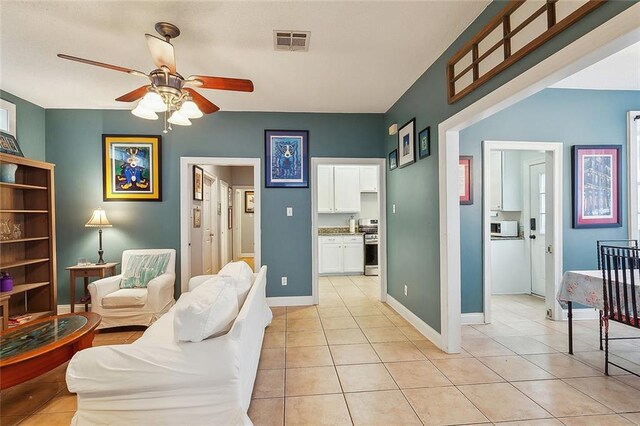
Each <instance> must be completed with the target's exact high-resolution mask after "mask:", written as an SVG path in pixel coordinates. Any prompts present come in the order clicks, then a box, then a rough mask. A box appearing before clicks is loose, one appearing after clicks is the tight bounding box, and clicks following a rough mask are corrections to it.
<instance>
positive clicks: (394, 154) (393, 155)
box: [389, 149, 398, 170]
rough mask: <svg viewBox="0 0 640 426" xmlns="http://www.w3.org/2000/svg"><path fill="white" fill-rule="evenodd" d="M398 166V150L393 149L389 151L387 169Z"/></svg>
mask: <svg viewBox="0 0 640 426" xmlns="http://www.w3.org/2000/svg"><path fill="white" fill-rule="evenodd" d="M397 168H398V150H397V149H394V150H393V151H391V152H390V153H389V170H393V169H397Z"/></svg>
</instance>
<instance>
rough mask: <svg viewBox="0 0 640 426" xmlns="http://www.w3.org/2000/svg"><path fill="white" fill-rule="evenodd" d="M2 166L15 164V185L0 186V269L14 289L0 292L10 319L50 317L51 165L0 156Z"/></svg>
mask: <svg viewBox="0 0 640 426" xmlns="http://www.w3.org/2000/svg"><path fill="white" fill-rule="evenodd" d="M4 163H13V164H16V165H17V166H18V169H17V171H16V181H15V183H8V182H0V232H1V234H0V246H1V248H0V271H2V272H8V273H9V274H10V275H11V276H12V277H13V281H14V287H13V290H11V291H9V292H5V293H2V295H9V316H15V315H22V314H30V315H31V320H35V319H38V318H41V317H43V316H47V315H55V314H56V312H57V283H56V236H55V199H54V198H55V192H54V165H53V164H50V163H45V162H42V161H36V160H31V159H28V158H22V157H16V156H14V155H8V154H0V164H4ZM14 225H15V226H16V227H14ZM17 228H19V230H17ZM9 231H11V232H9ZM3 315H6V313H5V312H3Z"/></svg>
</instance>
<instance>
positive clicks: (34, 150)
mask: <svg viewBox="0 0 640 426" xmlns="http://www.w3.org/2000/svg"><path fill="white" fill-rule="evenodd" d="M0 98H2V99H4V100H5V101H9V102H11V103H13V104H15V106H16V116H17V122H16V125H17V127H18V129H17V132H16V133H17V134H16V138H17V139H18V144H20V149H21V150H22V153H23V154H24V156H25V157H27V158H32V159H34V160H41V161H44V159H45V147H44V146H45V139H44V135H45V110H44V108H42V107H39V106H38V105H36V104H32V103H31V102H28V101H25V100H24V99H22V98H19V97H17V96H14V95H12V94H11V93H7V92H5V91H3V90H0Z"/></svg>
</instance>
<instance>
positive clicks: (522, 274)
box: [491, 239, 531, 294]
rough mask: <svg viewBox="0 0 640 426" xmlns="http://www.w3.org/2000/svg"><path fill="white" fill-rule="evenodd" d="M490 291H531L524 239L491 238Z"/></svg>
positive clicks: (498, 292)
mask: <svg viewBox="0 0 640 426" xmlns="http://www.w3.org/2000/svg"><path fill="white" fill-rule="evenodd" d="M491 293H492V294H529V293H531V272H530V271H529V266H528V263H527V256H526V252H525V241H524V239H517V240H491Z"/></svg>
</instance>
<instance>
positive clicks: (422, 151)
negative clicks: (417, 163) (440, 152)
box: [418, 127, 431, 158]
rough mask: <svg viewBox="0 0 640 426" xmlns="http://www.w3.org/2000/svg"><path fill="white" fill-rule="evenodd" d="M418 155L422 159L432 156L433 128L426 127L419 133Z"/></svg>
mask: <svg viewBox="0 0 640 426" xmlns="http://www.w3.org/2000/svg"><path fill="white" fill-rule="evenodd" d="M418 155H419V156H420V158H425V157H428V156H430V155H431V127H426V128H424V129H422V130H420V133H418Z"/></svg>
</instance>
